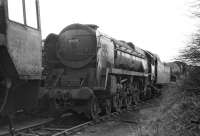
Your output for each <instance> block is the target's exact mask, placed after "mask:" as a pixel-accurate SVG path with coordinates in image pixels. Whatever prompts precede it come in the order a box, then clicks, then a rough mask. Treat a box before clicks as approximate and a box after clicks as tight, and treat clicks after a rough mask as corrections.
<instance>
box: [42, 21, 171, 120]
mask: <svg viewBox="0 0 200 136" xmlns="http://www.w3.org/2000/svg"><path fill="white" fill-rule="evenodd" d="M97 28H98V27H97V26H96V25H82V24H72V25H69V26H67V27H66V28H64V29H63V30H62V31H61V33H60V34H59V35H55V34H50V35H49V36H48V37H47V38H46V40H45V43H44V50H43V65H44V71H43V72H44V75H45V85H44V86H45V87H44V88H45V89H43V90H42V93H43V96H48V99H49V101H50V102H51V106H52V105H53V107H54V108H55V109H54V110H55V111H56V110H57V109H61V110H73V111H76V112H78V113H85V114H86V115H87V116H88V117H90V118H96V117H98V114H99V112H101V111H105V112H106V113H108V114H109V113H110V112H111V110H116V111H120V110H121V108H122V107H128V106H130V105H131V104H132V103H137V102H138V101H139V97H151V96H152V95H153V94H154V93H159V92H156V91H155V87H157V86H158V85H161V84H166V83H169V80H170V68H169V67H168V66H167V65H165V64H163V63H162V62H161V61H160V59H159V57H158V56H157V55H155V54H153V53H151V52H149V51H145V50H142V49H140V48H138V47H136V46H135V45H134V44H132V43H127V42H125V41H118V40H116V39H114V38H111V37H109V36H107V35H105V34H102V33H101V32H99V31H98V30H97ZM42 98H43V97H42Z"/></svg>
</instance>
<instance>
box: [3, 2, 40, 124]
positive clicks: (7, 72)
mask: <svg viewBox="0 0 200 136" xmlns="http://www.w3.org/2000/svg"><path fill="white" fill-rule="evenodd" d="M27 5H28V6H29V8H30V9H28V10H27V8H25V7H26V6H27ZM35 11H37V12H35ZM30 13H33V14H31V15H32V16H34V17H35V18H30V17H29V16H28V15H30ZM32 23H35V24H32ZM41 61H42V50H41V31H40V18H39V4H38V0H23V1H22V0H14V1H13V0H0V115H1V116H9V115H10V114H13V113H15V112H16V111H18V110H21V109H24V110H30V109H32V108H33V107H34V105H35V104H36V101H37V96H38V92H39V87H40V80H41V76H42V63H41ZM0 120H1V119H0Z"/></svg>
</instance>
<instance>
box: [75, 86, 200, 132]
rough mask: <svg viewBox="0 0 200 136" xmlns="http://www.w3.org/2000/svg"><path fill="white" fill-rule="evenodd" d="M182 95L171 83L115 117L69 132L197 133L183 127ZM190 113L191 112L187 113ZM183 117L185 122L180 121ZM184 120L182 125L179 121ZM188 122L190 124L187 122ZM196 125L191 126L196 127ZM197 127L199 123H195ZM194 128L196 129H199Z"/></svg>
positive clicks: (178, 88) (177, 87) (178, 87)
mask: <svg viewBox="0 0 200 136" xmlns="http://www.w3.org/2000/svg"><path fill="white" fill-rule="evenodd" d="M183 99H184V95H183V93H182V91H181V90H180V86H179V85H178V83H171V84H170V85H168V86H166V87H164V88H163V89H162V95H161V96H160V97H157V98H154V99H152V100H148V101H145V102H142V103H140V104H139V105H138V107H136V108H135V109H134V110H130V111H128V112H125V113H122V114H121V115H120V116H119V117H117V118H114V119H110V120H106V121H104V122H102V123H99V124H96V125H93V126H90V127H87V128H85V129H84V130H82V131H80V132H77V133H76V134H73V135H74V136H79V135H81V136H178V135H187V136H189V135H190V134H191V135H195V134H197V136H198V135H199V134H200V133H199V132H200V131H198V132H196V133H193V132H194V131H193V130H192V131H191V132H190V131H186V130H189V129H186V127H188V126H187V125H185V124H187V122H190V120H189V121H187V120H186V121H185V120H184V119H180V117H184V116H183V115H184V113H185V112H184V110H181V106H183V104H182V100H183ZM190 117H191V116H190ZM183 121H185V122H183ZM182 124H184V125H182ZM189 126H191V125H189ZM197 127H199V125H195V126H193V128H197ZM199 129H200V127H199ZM199 129H198V130H199Z"/></svg>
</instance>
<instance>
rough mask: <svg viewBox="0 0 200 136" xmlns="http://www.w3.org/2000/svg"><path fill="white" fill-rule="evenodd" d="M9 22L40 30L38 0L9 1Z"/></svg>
mask: <svg viewBox="0 0 200 136" xmlns="http://www.w3.org/2000/svg"><path fill="white" fill-rule="evenodd" d="M8 17H9V20H11V21H14V22H17V23H20V24H23V25H25V26H29V27H32V28H36V29H39V28H38V27H39V24H38V16H37V6H36V0H8Z"/></svg>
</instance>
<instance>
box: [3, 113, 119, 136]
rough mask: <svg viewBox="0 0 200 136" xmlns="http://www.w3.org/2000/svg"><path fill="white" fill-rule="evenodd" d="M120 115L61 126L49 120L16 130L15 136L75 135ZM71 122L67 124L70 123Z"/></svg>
mask: <svg viewBox="0 0 200 136" xmlns="http://www.w3.org/2000/svg"><path fill="white" fill-rule="evenodd" d="M119 114H120V113H118V112H114V113H112V114H110V115H104V116H101V117H99V118H98V119H97V120H88V121H82V122H81V121H80V122H76V123H74V124H71V125H66V124H61V125H60V124H59V125H58V122H59V121H58V120H54V119H48V120H46V121H43V122H40V123H35V124H32V125H27V126H25V127H22V128H20V129H15V130H14V136H66V135H70V134H73V133H76V132H78V131H80V130H82V129H84V128H86V127H88V126H91V125H95V124H98V123H100V122H102V121H104V120H108V119H111V118H114V117H117V116H118V115H119ZM69 118H70V117H69ZM61 120H63V119H60V121H61ZM68 121H69V122H67V121H66V122H65V123H70V120H68ZM9 135H11V134H10V133H9V132H7V133H3V134H0V136H9Z"/></svg>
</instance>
